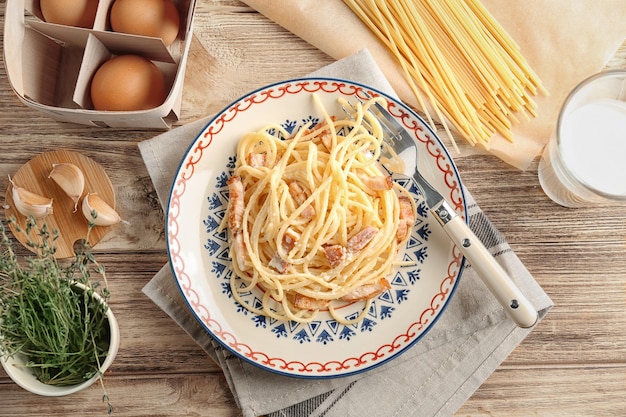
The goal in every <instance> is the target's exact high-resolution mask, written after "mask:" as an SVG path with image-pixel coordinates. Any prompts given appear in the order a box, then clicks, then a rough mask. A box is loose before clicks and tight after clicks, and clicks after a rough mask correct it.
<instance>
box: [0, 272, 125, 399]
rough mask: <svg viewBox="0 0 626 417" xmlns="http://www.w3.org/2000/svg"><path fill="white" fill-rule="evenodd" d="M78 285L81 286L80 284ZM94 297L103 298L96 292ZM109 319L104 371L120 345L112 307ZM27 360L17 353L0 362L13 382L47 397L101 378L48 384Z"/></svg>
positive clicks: (73, 390) (56, 395) (118, 331)
mask: <svg viewBox="0 0 626 417" xmlns="http://www.w3.org/2000/svg"><path fill="white" fill-rule="evenodd" d="M77 285H79V286H80V284H77ZM94 297H96V298H98V299H100V300H102V298H101V297H100V296H99V295H98V294H96V293H94ZM107 319H108V320H109V326H110V327H111V329H110V331H111V341H110V344H109V352H108V354H107V357H106V359H105V361H104V363H103V364H102V367H101V370H102V372H103V373H104V372H105V371H106V370H107V369H108V368H109V367H110V366H111V364H112V363H113V361H114V360H115V357H116V356H117V351H118V350H119V347H120V328H119V325H118V323H117V319H116V318H115V315H113V311H112V310H111V309H110V308H109V309H108V310H107ZM25 362H26V358H25V356H24V355H20V354H17V355H15V356H14V357H12V358H0V363H2V367H3V368H4V370H5V371H6V373H7V375H9V377H10V378H11V379H12V380H13V382H15V383H16V384H17V385H19V386H20V387H22V388H24V389H25V390H27V391H30V392H32V393H34V394H38V395H43V396H47V397H60V396H63V395H69V394H73V393H75V392H78V391H81V390H83V389H85V388H87V387H89V386H90V385H91V384H93V383H94V382H96V381H97V380H98V378H99V375H98V374H96V375H94V376H93V377H92V378H91V379H89V380H87V381H85V382H82V383H80V384H76V385H68V386H55V385H48V384H44V383H43V382H41V381H39V380H38V379H37V377H36V376H35V375H34V374H33V373H32V372H31V371H30V369H28V368H26V367H24V366H22V365H24V363H25Z"/></svg>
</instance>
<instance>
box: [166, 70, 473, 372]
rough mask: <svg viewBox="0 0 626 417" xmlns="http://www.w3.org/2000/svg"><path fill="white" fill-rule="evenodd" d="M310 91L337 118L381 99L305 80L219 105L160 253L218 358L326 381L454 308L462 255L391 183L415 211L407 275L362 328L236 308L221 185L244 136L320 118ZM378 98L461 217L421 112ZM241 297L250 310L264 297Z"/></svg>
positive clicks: (195, 147)
mask: <svg viewBox="0 0 626 417" xmlns="http://www.w3.org/2000/svg"><path fill="white" fill-rule="evenodd" d="M314 93H315V94H316V95H317V96H318V97H319V98H320V99H321V101H322V103H323V104H324V106H325V109H326V111H328V113H329V114H331V115H336V116H337V117H339V118H344V117H345V116H344V114H343V113H342V111H341V107H340V106H339V104H338V103H337V98H338V97H344V98H346V99H349V100H354V99H355V98H356V97H358V98H361V99H365V97H366V94H368V95H372V96H376V95H383V96H385V95H384V94H383V93H381V92H380V91H377V90H375V89H373V88H370V87H368V86H364V85H361V84H357V83H354V82H350V81H345V80H337V79H319V78H306V79H297V80H290V81H285V82H281V83H278V84H273V85H270V86H267V87H264V88H261V89H259V90H256V91H254V92H252V93H250V94H248V95H246V96H245V97H243V98H241V99H239V100H237V101H236V102H234V103H233V104H231V105H230V106H228V107H227V108H225V109H224V110H223V111H222V112H220V113H219V114H218V115H217V116H215V117H214V118H213V119H212V120H211V121H210V122H209V123H208V125H207V126H206V127H205V128H204V129H203V130H202V132H201V133H200V134H199V135H198V137H197V138H196V139H195V140H194V142H193V143H192V144H191V146H190V147H189V149H188V150H187V152H186V154H185V156H184V158H183V160H182V161H181V163H180V166H179V168H178V172H177V174H176V177H175V179H174V182H173V185H172V190H171V195H170V199H169V204H168V208H167V225H166V227H167V246H168V253H169V257H170V261H171V266H172V270H173V272H174V276H175V279H176V282H177V284H178V286H179V288H180V291H181V293H182V296H183V298H184V299H185V301H186V303H187V306H188V308H189V310H190V311H191V313H192V314H193V315H194V316H195V318H196V319H197V320H198V321H199V322H200V323H201V325H202V326H203V327H204V328H205V329H206V331H207V332H209V334H210V335H211V336H212V337H214V338H215V340H217V341H218V342H220V343H221V344H222V345H223V346H224V347H225V348H226V349H228V350H230V351H231V352H233V353H234V354H235V355H237V356H239V357H240V358H241V359H243V360H246V361H248V362H250V363H252V364H254V365H257V366H259V367H261V368H263V369H266V370H268V371H272V372H276V373H279V374H283V375H289V376H294V377H302V378H332V377H339V376H346V375H350V374H354V373H358V372H363V371H367V370H369V369H372V368H374V367H377V366H379V365H381V364H383V363H385V362H387V361H389V360H391V359H393V358H395V357H397V356H398V355H399V354H401V353H402V352H404V351H406V350H407V349H408V348H409V347H410V346H412V345H413V344H415V343H416V342H418V341H419V340H420V338H422V337H423V336H424V334H426V332H427V331H428V330H429V329H430V328H431V327H432V326H434V325H435V322H436V321H437V318H438V317H439V316H440V315H441V313H442V312H443V311H444V309H445V307H446V305H447V304H448V302H449V301H450V298H451V297H452V294H453V293H454V290H455V288H456V286H457V284H458V281H459V278H460V275H461V272H462V270H463V265H464V258H463V256H462V255H461V253H460V252H459V250H458V249H457V248H456V247H455V246H454V245H453V244H452V243H451V242H450V240H449V238H448V237H447V236H446V235H445V233H444V232H443V231H442V229H441V227H440V226H439V225H438V224H437V223H436V220H434V219H433V218H431V217H430V216H429V215H428V209H427V208H426V206H425V205H424V202H423V201H422V199H421V197H420V195H419V192H418V190H417V188H416V186H415V185H414V183H413V180H412V179H411V178H410V175H408V176H407V175H394V180H395V181H398V182H399V183H401V184H402V185H403V186H404V187H405V188H407V189H408V190H409V191H410V192H411V193H412V194H413V196H414V198H415V199H416V202H417V206H418V215H417V222H416V225H415V227H414V228H413V232H412V235H411V238H410V239H409V242H408V243H407V246H406V248H404V250H402V251H401V253H400V254H399V257H400V258H402V259H405V260H411V261H414V263H415V266H414V267H407V268H401V269H399V270H397V271H396V272H395V273H394V275H393V276H391V277H388V280H389V281H390V282H391V284H392V285H391V289H389V290H388V291H386V292H384V293H382V294H381V295H380V296H379V297H377V298H376V299H375V300H374V301H373V302H372V304H371V307H370V309H369V311H368V314H367V316H366V317H365V319H364V320H362V321H361V322H359V323H358V324H354V325H342V324H339V323H337V322H336V321H335V320H333V319H332V318H331V317H330V315H329V314H328V313H324V312H322V313H320V314H319V315H318V317H317V319H316V320H315V321H313V322H311V323H308V324H300V323H295V322H281V321H274V320H271V319H269V318H267V317H264V316H258V315H255V314H253V313H250V312H248V310H246V309H245V308H243V307H242V306H241V305H239V304H238V303H237V302H236V301H234V299H233V297H232V294H231V293H230V287H229V280H230V279H231V276H232V271H231V269H230V267H231V259H230V257H229V248H228V242H227V232H226V230H221V229H220V227H219V225H220V223H221V222H222V219H223V218H224V216H225V215H226V211H227V207H228V188H227V185H226V180H227V179H228V178H229V177H230V176H231V173H232V170H233V168H234V166H235V150H236V146H237V143H238V141H239V139H240V138H241V137H242V136H243V135H244V134H245V133H247V132H251V131H256V130H259V129H262V128H263V127H265V126H267V125H268V124H271V123H275V124H280V125H282V126H283V127H285V129H287V130H288V131H290V132H295V130H296V129H298V128H299V127H300V126H302V125H303V124H308V123H317V122H319V121H321V120H323V116H322V113H321V111H320V110H319V108H318V107H317V106H316V104H315V103H314V100H313V98H312V95H313V94H314ZM385 97H386V98H387V100H388V103H389V104H388V108H389V110H390V111H391V113H392V114H393V115H394V117H396V118H397V120H398V121H400V122H401V123H402V124H403V125H404V126H406V127H407V129H409V131H410V132H411V133H412V135H413V136H414V138H415V141H416V143H417V144H418V147H419V165H420V167H421V170H422V171H423V174H424V176H425V177H426V178H427V179H429V180H430V181H431V182H432V184H433V185H434V186H435V188H437V190H439V191H440V192H441V193H442V194H443V195H444V196H445V197H446V198H447V200H448V202H450V203H451V204H452V205H453V206H454V207H455V209H456V210H457V211H458V214H459V215H461V216H462V217H463V218H464V219H467V211H466V210H467V209H466V206H465V197H464V195H463V191H462V187H461V180H460V178H459V175H458V172H457V170H456V167H455V165H454V163H453V161H452V160H451V158H450V156H449V154H448V153H447V151H446V149H445V147H444V146H443V145H442V143H441V142H440V140H439V139H438V138H437V136H436V135H435V134H434V133H433V132H432V131H431V130H430V128H429V127H428V126H427V125H426V124H425V123H424V121H423V120H422V119H420V118H419V116H418V115H416V114H415V113H414V112H413V111H411V110H410V109H409V108H408V107H406V106H405V105H404V104H402V103H400V102H398V101H397V100H394V99H392V98H391V97H388V96H385ZM407 157H414V156H413V155H409V156H407ZM409 174H410V173H409ZM246 297H247V298H246V301H247V302H250V303H255V302H257V301H258V298H259V297H260V291H259V292H258V293H256V292H254V291H253V292H250V293H248V294H247V295H246Z"/></svg>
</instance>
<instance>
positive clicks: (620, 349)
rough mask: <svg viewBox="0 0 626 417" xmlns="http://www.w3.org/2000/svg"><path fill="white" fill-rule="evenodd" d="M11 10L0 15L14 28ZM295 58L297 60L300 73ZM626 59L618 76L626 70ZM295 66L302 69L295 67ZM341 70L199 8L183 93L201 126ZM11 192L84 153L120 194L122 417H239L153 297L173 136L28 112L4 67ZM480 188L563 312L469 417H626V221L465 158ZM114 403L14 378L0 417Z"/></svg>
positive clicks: (242, 15) (271, 32)
mask: <svg viewBox="0 0 626 417" xmlns="http://www.w3.org/2000/svg"><path fill="white" fill-rule="evenodd" d="M5 6H6V0H1V1H0V19H1V21H2V27H4V9H5ZM294 57H296V58H297V59H294ZM624 57H626V48H624V47H623V48H622V49H621V50H620V51H619V52H618V54H617V55H616V57H615V59H614V60H613V61H612V62H611V63H610V66H611V67H614V68H624V67H626V64H625V63H624ZM286 59H289V61H288V63H286ZM331 62H333V60H332V59H331V58H330V57H328V56H326V55H325V54H324V53H323V52H321V51H319V50H317V49H316V48H314V47H312V46H311V45H309V44H307V43H306V42H304V41H303V40H301V39H298V38H296V37H295V36H293V35H292V34H291V33H289V32H287V31H286V30H284V29H283V28H281V27H279V26H278V25H276V24H275V23H273V22H271V21H269V20H268V19H266V18H265V17H264V16H261V15H259V14H258V13H256V12H254V11H252V10H251V9H249V8H248V7H247V6H245V5H244V4H242V3H240V2H238V1H235V0H219V1H208V0H200V1H198V4H197V9H196V21H195V32H194V40H193V44H192V49H191V56H190V60H189V64H188V68H187V77H186V80H185V90H184V93H183V111H182V119H181V121H180V122H179V123H178V124H184V123H188V122H190V121H193V120H197V119H199V118H202V117H206V116H207V115H209V114H211V113H214V112H216V111H218V110H220V109H221V108H223V107H224V106H225V105H227V104H228V103H229V102H230V101H232V100H234V99H236V98H238V97H239V96H241V95H243V94H244V93H246V92H247V91H249V90H251V89H254V88H256V87H259V86H261V85H264V84H266V83H269V82H274V81H278V80H282V79H284V78H291V77H297V76H302V75H305V74H307V73H309V72H310V71H313V70H315V69H317V68H319V67H322V66H324V65H326V64H328V63H331ZM0 107H1V109H2V111H1V112H0V146H1V147H2V148H1V149H2V151H1V152H0V191H1V192H4V190H5V189H6V186H7V184H8V179H7V176H8V175H10V174H12V173H14V172H15V171H16V170H17V169H18V168H19V166H20V165H21V164H23V163H25V162H26V161H28V160H29V159H30V158H32V157H33V156H35V155H37V154H39V153H41V152H45V151H47V150H52V149H57V148H59V147H65V148H68V149H72V150H77V151H80V152H83V153H84V154H86V155H87V156H89V157H91V158H93V159H94V160H96V161H97V162H99V163H100V164H101V165H102V166H104V167H105V169H106V170H107V173H108V174H109V176H110V177H111V180H112V182H113V184H114V185H115V187H116V192H117V194H118V202H119V211H120V212H121V213H122V215H123V216H124V218H125V219H127V220H128V221H129V222H130V225H128V226H126V225H118V226H116V228H115V230H114V232H113V233H111V234H109V235H107V237H106V238H105V239H104V240H103V242H102V243H101V244H100V245H98V247H97V256H98V257H99V259H100V261H101V262H102V263H103V264H104V265H106V267H107V271H108V275H109V283H110V286H111V291H112V299H111V306H112V308H113V310H114V311H115V314H116V316H117V318H118V320H119V322H120V329H121V332H122V345H121V347H120V352H119V354H118V357H117V359H116V361H115V363H114V364H113V366H112V367H111V372H110V374H108V375H107V378H106V384H107V389H108V392H109V395H110V397H111V400H112V402H113V403H114V405H115V406H116V411H115V415H118V416H204V415H207V416H218V417H234V416H240V415H241V412H240V411H239V410H238V409H237V406H236V403H235V400H234V398H233V396H232V394H231V393H230V391H229V390H228V386H227V384H226V380H225V378H224V376H223V375H222V373H221V371H220V370H219V368H218V367H217V366H216V365H215V364H214V363H212V362H211V360H210V359H209V358H208V357H207V356H206V355H205V353H204V352H203V351H202V349H200V347H198V346H197V345H196V344H195V342H194V341H193V340H192V339H191V338H190V337H189V336H188V335H187V334H186V333H185V332H184V331H183V330H182V329H180V328H179V327H178V326H177V325H176V324H175V323H174V322H173V321H172V320H171V319H170V318H169V317H168V316H167V315H166V314H165V313H164V312H162V311H161V310H160V309H159V308H158V307H157V306H156V305H154V304H153V303H152V302H151V301H150V300H149V299H148V298H147V297H146V296H145V295H143V294H142V293H141V288H142V287H143V286H144V285H145V284H146V283H148V282H149V280H150V279H151V278H152V276H153V275H154V274H155V273H156V272H158V271H159V269H160V268H161V267H162V266H163V265H164V264H165V262H166V261H167V255H166V252H165V236H164V233H165V228H164V218H163V211H162V209H161V207H160V204H159V202H158V200H157V196H156V192H155V190H154V187H153V186H152V183H151V181H150V178H149V175H148V172H147V170H146V168H145V166H144V164H143V161H142V159H141V155H140V153H139V150H138V148H137V144H138V143H139V142H141V141H143V140H146V139H148V138H151V137H154V136H155V135H157V134H159V133H160V132H156V131H139V130H120V129H108V128H99V127H85V126H80V125H73V124H69V123H60V122H56V121H53V120H52V119H50V118H48V117H47V116H45V115H43V114H41V113H39V112H36V111H35V110H32V109H30V108H28V107H26V106H24V105H22V104H21V103H20V102H19V100H18V99H17V98H16V97H15V95H14V93H13V92H12V91H11V88H10V85H9V82H8V80H7V75H6V70H5V68H4V67H3V66H2V67H0ZM455 160H456V162H457V165H458V168H459V171H460V173H461V176H462V178H463V180H464V182H465V185H466V186H467V188H468V189H469V190H470V191H471V192H472V195H473V196H474V198H475V199H476V200H477V202H478V203H479V204H480V206H481V207H482V209H483V210H484V211H485V212H486V214H487V215H488V216H489V218H490V219H491V221H492V222H493V223H494V224H495V225H496V226H497V227H498V228H499V229H500V231H501V232H502V233H503V234H504V236H505V237H506V238H507V240H508V241H509V243H510V244H511V246H512V247H513V249H514V250H515V251H516V253H517V255H518V256H519V258H520V259H521V260H522V261H523V262H524V264H525V265H526V266H527V268H528V269H529V271H530V272H531V273H532V274H533V275H534V276H535V278H536V279H537V281H538V282H539V283H540V284H541V285H542V287H543V288H544V289H545V290H546V292H547V293H548V294H549V295H550V296H551V297H552V299H553V300H554V301H555V307H554V309H553V310H552V311H551V312H550V314H549V315H548V316H547V318H546V319H545V320H544V321H542V322H541V323H540V324H539V325H538V326H537V327H536V328H535V329H534V331H533V332H532V333H531V334H530V335H529V337H528V338H527V339H526V340H524V342H523V343H522V344H521V345H520V346H519V347H517V349H515V350H514V351H513V352H512V354H511V355H510V356H509V357H508V358H507V359H506V360H505V362H504V363H503V364H502V365H501V366H500V367H499V368H498V369H497V370H496V371H495V372H494V373H493V374H492V375H491V376H490V377H489V379H487V381H486V382H485V383H484V384H483V385H482V386H481V387H480V388H479V389H478V391H476V392H475V393H474V394H473V395H472V396H471V397H470V398H469V399H468V401H467V402H466V403H465V405H464V406H463V407H462V408H461V409H460V410H459V411H458V413H457V415H458V416H464V417H465V416H496V417H499V416H514V417H515V416H528V415H536V416H545V417H548V416H550V417H552V416H565V415H585V416H617V415H624V412H625V411H626V400H625V399H624V393H625V392H626V313H625V312H626V256H624V255H625V254H626V246H625V245H626V221H625V219H626V208H625V207H608V208H602V209H579V210H570V209H565V208H562V207H559V206H557V205H556V204H554V203H552V202H551V201H550V200H549V199H548V198H547V197H546V196H545V195H544V194H543V191H542V190H541V187H540V186H539V182H538V180H537V164H536V161H535V163H534V164H533V165H532V166H531V167H530V169H529V170H528V171H526V172H519V171H517V170H516V169H514V168H511V167H510V166H508V165H506V164H505V163H503V162H501V161H499V160H498V159H496V158H494V157H492V156H489V155H482V154H480V153H477V152H476V151H475V150H472V149H468V148H467V147H463V152H462V154H461V155H459V156H455ZM100 396H101V392H100V388H99V387H98V386H92V387H91V388H90V389H88V390H86V391H84V392H81V393H78V394H75V395H72V396H71V397H68V398H45V397H38V396H34V395H32V394H29V393H27V392H26V391H24V390H22V389H21V388H19V387H17V386H16V385H15V384H13V383H12V382H11V381H10V380H9V379H8V377H7V376H6V374H5V373H4V371H2V370H0V410H1V411H0V415H3V416H18V415H19V416H41V415H46V416H92V415H93V416H96V415H104V410H105V409H104V405H103V404H102V403H101V402H100Z"/></svg>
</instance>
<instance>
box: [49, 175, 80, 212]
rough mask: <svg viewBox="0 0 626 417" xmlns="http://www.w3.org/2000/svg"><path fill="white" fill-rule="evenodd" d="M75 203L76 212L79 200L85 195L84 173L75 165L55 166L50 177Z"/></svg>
mask: <svg viewBox="0 0 626 417" xmlns="http://www.w3.org/2000/svg"><path fill="white" fill-rule="evenodd" d="M48 178H52V180H53V181H54V182H56V183H57V184H58V185H59V187H61V189H62V190H63V191H64V192H65V194H67V195H68V197H70V198H71V199H72V200H73V201H74V212H76V210H77V209H78V200H80V196H82V195H83V189H84V188H85V177H84V175H83V172H82V171H81V170H80V168H78V167H77V166H76V165H74V164H70V163H62V164H53V165H52V171H51V172H50V174H49V175H48Z"/></svg>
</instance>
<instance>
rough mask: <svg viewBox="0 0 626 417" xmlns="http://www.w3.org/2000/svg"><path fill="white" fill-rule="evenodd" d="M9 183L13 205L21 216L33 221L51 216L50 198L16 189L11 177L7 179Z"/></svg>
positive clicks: (20, 188) (19, 188)
mask: <svg viewBox="0 0 626 417" xmlns="http://www.w3.org/2000/svg"><path fill="white" fill-rule="evenodd" d="M9 182H10V183H11V186H12V187H11V188H12V196H13V203H14V204H15V208H16V209H17V211H19V212H20V213H21V214H22V215H24V216H26V217H29V216H33V217H34V218H35V219H43V218H44V217H46V216H47V215H48V214H52V199H51V198H48V197H44V196H41V195H39V194H35V193H33V192H31V191H28V190H26V189H24V188H22V187H18V186H17V185H15V183H14V182H13V180H12V179H11V177H9Z"/></svg>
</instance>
